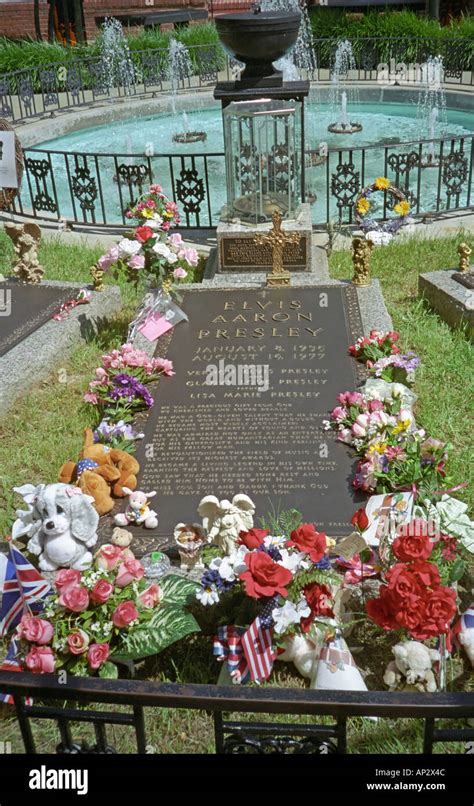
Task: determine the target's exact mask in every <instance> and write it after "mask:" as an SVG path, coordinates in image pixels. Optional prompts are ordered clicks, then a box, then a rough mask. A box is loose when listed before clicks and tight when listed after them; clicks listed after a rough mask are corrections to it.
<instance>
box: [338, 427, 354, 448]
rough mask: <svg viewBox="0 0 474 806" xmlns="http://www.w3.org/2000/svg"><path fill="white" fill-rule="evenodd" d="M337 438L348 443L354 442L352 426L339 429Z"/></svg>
mask: <svg viewBox="0 0 474 806" xmlns="http://www.w3.org/2000/svg"><path fill="white" fill-rule="evenodd" d="M337 438H338V440H339V442H345V443H346V445H350V444H351V442H352V431H351V429H350V428H342V429H341V430H340V431H339V433H338V435H337Z"/></svg>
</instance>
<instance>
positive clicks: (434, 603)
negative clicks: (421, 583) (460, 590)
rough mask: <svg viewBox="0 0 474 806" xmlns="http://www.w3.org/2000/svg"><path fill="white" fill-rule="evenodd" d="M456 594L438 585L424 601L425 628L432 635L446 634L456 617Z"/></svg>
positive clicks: (450, 589)
mask: <svg viewBox="0 0 474 806" xmlns="http://www.w3.org/2000/svg"><path fill="white" fill-rule="evenodd" d="M456 610H457V608H456V593H455V591H453V589H452V588H448V587H446V586H445V585H440V587H439V588H437V589H436V590H434V591H433V592H432V593H431V594H430V596H429V597H428V598H427V599H426V627H427V628H429V629H431V631H432V632H431V634H432V635H439V634H440V633H446V632H447V631H448V629H449V624H450V622H451V621H452V619H453V618H454V616H455V615H456Z"/></svg>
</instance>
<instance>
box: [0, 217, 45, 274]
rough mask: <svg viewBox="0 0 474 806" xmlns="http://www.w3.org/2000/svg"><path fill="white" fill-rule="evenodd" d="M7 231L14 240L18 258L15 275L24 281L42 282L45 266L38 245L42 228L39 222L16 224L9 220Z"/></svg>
mask: <svg viewBox="0 0 474 806" xmlns="http://www.w3.org/2000/svg"><path fill="white" fill-rule="evenodd" d="M4 229H5V232H6V234H7V235H8V237H9V238H11V240H12V241H13V248H14V250H15V255H16V260H15V265H14V267H13V273H14V275H15V277H18V279H19V280H20V281H21V282H22V283H40V282H41V280H42V278H43V275H44V268H43V266H41V265H40V262H39V260H38V247H39V242H40V240H41V229H40V228H39V226H38V224H34V223H31V224H14V223H13V221H7V222H6V224H5V227H4Z"/></svg>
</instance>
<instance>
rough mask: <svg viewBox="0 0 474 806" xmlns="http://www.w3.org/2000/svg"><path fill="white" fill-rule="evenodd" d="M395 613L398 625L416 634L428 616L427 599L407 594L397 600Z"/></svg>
mask: <svg viewBox="0 0 474 806" xmlns="http://www.w3.org/2000/svg"><path fill="white" fill-rule="evenodd" d="M394 615H395V621H396V622H397V627H402V628H404V629H405V630H408V632H409V633H410V634H411V635H412V636H414V633H415V632H416V631H417V630H418V629H419V627H420V624H423V623H424V621H425V618H426V608H425V601H424V599H423V597H421V596H407V597H405V598H403V599H398V600H395V602H394Z"/></svg>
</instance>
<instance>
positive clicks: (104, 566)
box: [95, 543, 122, 571]
mask: <svg viewBox="0 0 474 806" xmlns="http://www.w3.org/2000/svg"><path fill="white" fill-rule="evenodd" d="M121 559H122V549H121V548H120V546H114V545H113V543H104V545H103V546H101V547H100V549H99V551H98V552H97V554H96V555H95V564H96V566H97V568H100V569H101V571H111V570H112V569H113V568H115V567H116V566H117V565H118V564H119V562H120V560H121Z"/></svg>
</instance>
